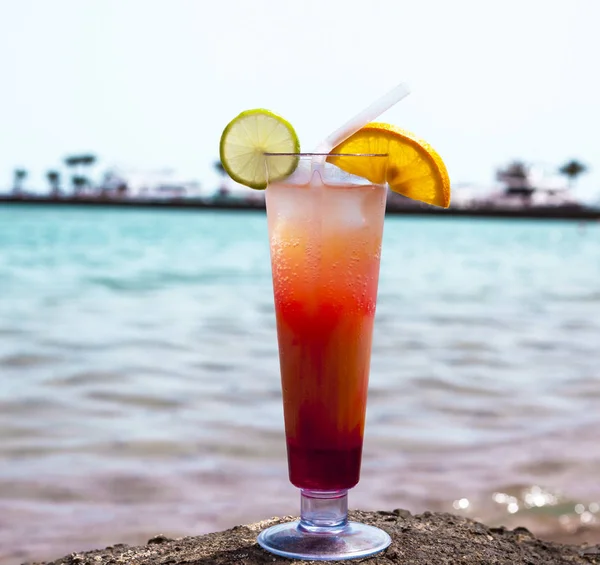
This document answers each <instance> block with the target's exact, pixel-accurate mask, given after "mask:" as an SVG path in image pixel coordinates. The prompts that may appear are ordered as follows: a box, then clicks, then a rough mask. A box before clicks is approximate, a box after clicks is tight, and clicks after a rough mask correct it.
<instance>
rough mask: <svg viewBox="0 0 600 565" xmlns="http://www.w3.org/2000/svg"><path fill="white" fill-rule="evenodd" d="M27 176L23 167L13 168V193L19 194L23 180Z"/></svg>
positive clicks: (21, 190)
mask: <svg viewBox="0 0 600 565" xmlns="http://www.w3.org/2000/svg"><path fill="white" fill-rule="evenodd" d="M26 178H27V171H26V170H25V169H15V172H14V175H13V179H14V180H13V193H14V194H21V193H22V192H23V181H24V180H25V179H26Z"/></svg>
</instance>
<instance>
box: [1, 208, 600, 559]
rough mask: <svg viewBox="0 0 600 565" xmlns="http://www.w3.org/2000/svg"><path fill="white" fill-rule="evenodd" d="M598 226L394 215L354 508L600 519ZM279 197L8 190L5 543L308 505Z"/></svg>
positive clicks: (4, 546) (576, 522) (121, 533)
mask: <svg viewBox="0 0 600 565" xmlns="http://www.w3.org/2000/svg"><path fill="white" fill-rule="evenodd" d="M599 366H600V225H598V224H592V223H590V224H578V223H575V222H560V221H526V220H476V219H456V218H437V217H436V218H414V217H402V216H396V217H387V218H386V220H385V228H384V240H383V252H382V259H381V275H380V283H379V299H378V306H377V314H376V319H375V330H374V342H373V355H372V366H371V379H370V392H369V400H368V410H367V424H366V433H365V448H364V454H363V468H362V474H361V481H360V483H359V485H358V486H357V487H356V488H355V489H353V490H352V491H351V493H350V506H351V507H361V508H365V509H388V510H389V509H392V508H397V507H402V508H408V509H410V510H412V511H422V510H425V509H429V510H450V511H453V512H457V513H462V514H465V515H467V516H470V517H473V518H477V519H481V520H483V521H485V522H487V523H504V524H506V525H509V526H510V525H521V524H522V525H526V526H528V527H530V529H532V530H533V531H535V532H536V533H541V534H543V535H547V536H550V537H554V538H560V537H561V536H563V537H564V536H568V535H569V533H570V532H574V531H575V530H577V529H578V528H581V527H585V528H590V527H593V526H594V524H595V523H597V522H598V521H600V514H599V510H600V507H599V504H598V503H599V502H600V483H598V480H597V478H598V476H599V475H600V451H599V450H598V447H597V430H598V429H599V426H600V411H599V410H598V404H599V403H600V370H599V369H598V367H599ZM280 391H281V385H280V380H279V368H278V356H277V342H276V332H275V318H274V309H273V295H272V283H271V274H270V262H269V247H268V237H267V224H266V217H265V215H264V213H263V212H208V211H192V210H189V211H168V210H131V209H121V208H116V207H115V208H93V209H85V208H68V207H64V208H63V207H33V206H4V207H0V563H2V565H6V564H13V563H21V562H22V561H27V560H34V559H50V558H53V557H59V556H61V555H63V554H66V553H70V552H72V551H75V550H83V549H86V548H92V547H103V546H105V545H109V544H110V545H112V544H114V543H118V542H123V543H142V542H144V541H145V540H146V539H148V538H149V537H151V536H152V535H154V534H156V533H163V534H165V535H171V536H180V535H187V534H189V535H192V534H200V533H204V532H208V531H214V530H217V529H222V528H227V527H230V526H233V525H235V524H238V523H243V522H250V521H254V520H260V519H263V518H267V517H269V516H271V515H284V514H293V513H297V512H298V493H297V491H296V489H294V488H293V487H292V486H291V485H290V484H289V482H288V477H287V463H286V457H285V440H284V434H283V414H282V405H281V392H280Z"/></svg>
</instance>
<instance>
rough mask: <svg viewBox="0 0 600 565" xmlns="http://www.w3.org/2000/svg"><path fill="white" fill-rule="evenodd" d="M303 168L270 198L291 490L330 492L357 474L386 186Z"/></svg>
mask: <svg viewBox="0 0 600 565" xmlns="http://www.w3.org/2000/svg"><path fill="white" fill-rule="evenodd" d="M364 158H365V159H374V158H377V157H372V156H369V157H364ZM305 165H306V168H307V169H308V168H310V161H309V162H308V163H304V162H301V163H300V165H299V167H298V169H297V171H296V174H295V175H294V176H292V178H291V179H286V180H284V181H280V182H274V183H272V184H269V186H268V188H267V194H266V199H267V217H268V224H269V237H270V243H271V262H272V273H273V290H274V297H275V312H276V318H277V335H278V342H279V359H280V367H281V382H282V390H283V404H284V415H285V430H286V440H287V453H288V461H289V473H290V481H291V482H292V484H294V485H295V486H297V487H298V488H301V489H312V490H321V491H333V490H339V489H349V488H352V487H353V486H355V485H356V484H357V483H358V480H359V476H360V463H361V453H362V444H363V431H364V422H365V412H366V405H367V385H368V380H369V365H370V359H371V341H372V333H373V320H374V316H375V305H376V301H377V281H378V277H379V258H380V254H381V236H382V231H383V217H384V211H385V203H386V188H385V187H384V186H381V185H379V186H377V185H373V184H371V183H369V182H368V181H362V182H361V179H358V178H354V179H352V177H350V175H342V174H336V173H337V171H335V170H334V168H333V166H332V165H326V166H324V167H323V168H322V169H321V171H320V172H317V171H314V172H313V173H312V175H310V174H308V171H304V170H303V169H304V168H305ZM340 172H341V171H340Z"/></svg>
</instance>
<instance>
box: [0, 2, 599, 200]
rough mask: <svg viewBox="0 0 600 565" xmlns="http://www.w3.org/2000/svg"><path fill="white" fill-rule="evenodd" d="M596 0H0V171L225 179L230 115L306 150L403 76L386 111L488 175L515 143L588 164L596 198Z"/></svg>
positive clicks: (540, 157) (467, 177) (587, 192)
mask: <svg viewBox="0 0 600 565" xmlns="http://www.w3.org/2000/svg"><path fill="white" fill-rule="evenodd" d="M599 22H600V1H598V0H502V1H496V0H410V1H405V0H360V1H357V0H302V2H291V1H286V0H218V1H205V0H0V81H1V82H0V187H4V186H7V185H9V184H10V182H11V178H12V171H13V169H14V168H15V167H16V166H22V167H25V168H27V169H29V170H30V171H31V173H30V174H31V179H30V181H29V182H28V186H30V187H31V188H33V187H35V186H41V187H45V184H46V183H45V172H46V171H47V170H48V169H49V168H57V165H60V163H61V162H62V159H63V157H64V156H65V155H67V154H69V153H74V152H80V151H91V152H93V153H96V154H97V155H98V156H99V159H100V161H99V165H98V169H100V170H103V169H105V168H108V167H109V166H112V165H122V166H126V167H130V168H137V169H149V170H155V169H161V168H173V169H175V170H176V171H177V172H178V173H179V174H181V175H182V176H185V177H191V178H195V179H198V180H199V181H200V182H201V183H202V184H203V185H204V187H205V188H206V189H207V190H212V188H213V187H214V186H215V185H216V183H217V178H216V175H215V174H214V172H213V170H212V163H213V161H214V160H215V159H216V158H217V156H218V142H219V137H220V135H221V132H222V130H223V128H224V126H225V125H226V124H227V122H228V121H229V120H230V119H232V118H233V117H234V116H235V115H236V114H237V113H239V112H240V111H242V110H245V109H249V108H254V107H264V108H269V109H271V110H273V111H275V112H277V113H279V114H281V115H283V116H284V117H286V118H287V119H288V120H289V121H290V122H291V123H292V124H293V125H294V127H295V129H296V131H297V132H298V134H299V137H300V141H301V144H302V149H303V150H306V151H309V150H311V149H314V147H315V146H316V144H317V143H318V142H319V141H320V140H321V139H322V138H324V137H326V136H327V135H328V134H330V133H331V132H332V131H333V130H335V129H336V128H337V127H338V126H340V125H341V124H342V123H343V122H345V121H346V120H347V119H348V118H350V117H351V116H353V115H354V114H356V113H357V112H358V111H360V110H361V109H363V108H364V107H365V106H367V105H368V104H369V103H370V102H371V101H373V100H374V99H375V98H377V97H378V96H380V95H381V94H383V93H385V92H386V91H387V90H388V89H390V88H391V87H393V86H394V85H395V84H397V83H398V82H401V81H406V82H408V83H409V84H410V86H411V89H412V93H411V95H410V96H409V97H408V98H406V99H405V100H404V101H402V102H401V103H400V104H398V105H397V106H395V107H394V108H393V109H391V110H389V111H388V112H386V114H384V115H383V116H382V117H381V120H382V121H388V122H390V123H394V124H396V125H398V126H401V127H405V128H407V129H409V130H412V131H414V132H415V133H417V134H418V135H419V136H421V137H423V138H425V139H426V140H427V141H429V142H430V143H431V144H432V145H433V146H434V147H435V148H436V149H437V150H438V152H439V153H440V154H441V156H442V157H443V158H444V160H445V162H446V164H447V166H448V170H449V173H450V177H451V180H452V182H453V183H466V182H471V183H480V184H484V185H490V184H491V183H492V182H493V180H494V170H495V168H496V167H497V166H499V165H502V164H504V163H505V162H507V161H508V160H511V159H515V158H521V159H523V160H526V161H529V162H532V163H536V164H542V165H546V166H548V167H550V168H556V167H558V166H559V165H561V164H563V163H564V162H565V161H566V160H567V159H570V158H577V159H579V160H581V161H583V162H584V163H585V164H587V165H588V166H589V167H590V172H589V173H588V174H586V175H585V176H583V177H581V179H580V181H579V184H578V189H577V194H579V195H581V196H583V197H585V198H593V199H595V200H598V199H600V150H599V147H600V144H599V143H598V136H599V132H600V109H599V104H600V79H599V77H598V75H599V72H600V71H599V69H600V65H599V63H598V59H599V58H600V33H599V32H598V25H599V24H598V23H599Z"/></svg>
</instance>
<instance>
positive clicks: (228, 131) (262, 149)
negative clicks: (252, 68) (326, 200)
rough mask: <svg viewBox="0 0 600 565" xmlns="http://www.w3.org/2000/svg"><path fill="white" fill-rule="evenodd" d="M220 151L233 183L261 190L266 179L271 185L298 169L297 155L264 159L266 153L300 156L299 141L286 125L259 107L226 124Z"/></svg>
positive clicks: (279, 118) (291, 128) (282, 120)
mask: <svg viewBox="0 0 600 565" xmlns="http://www.w3.org/2000/svg"><path fill="white" fill-rule="evenodd" d="M219 150H220V156H221V163H222V164H223V168H224V169H225V170H226V171H227V173H228V174H229V176H230V177H231V178H232V179H233V180H235V181H236V182H239V183H240V184H243V185H246V186H249V187H250V188H257V189H263V188H266V187H267V178H268V180H269V181H270V182H272V181H276V180H281V179H283V178H286V177H287V176H289V175H291V174H292V173H293V172H294V170H295V169H296V167H297V166H298V156H295V155H281V156H278V157H267V156H266V155H265V153H299V151H300V142H299V141H298V136H297V135H296V132H295V131H294V128H293V127H292V126H291V125H290V123H289V122H287V121H286V120H284V119H283V118H282V117H281V116H278V115H276V114H273V112H269V110H263V109H260V108H259V109H257V110H246V111H245V112H242V113H241V114H240V115H239V116H237V117H235V118H234V119H233V120H231V121H230V122H229V123H228V124H227V127H226V128H225V129H224V130H223V134H222V135H221V144H220V148H219ZM267 159H268V160H269V172H268V175H267Z"/></svg>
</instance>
